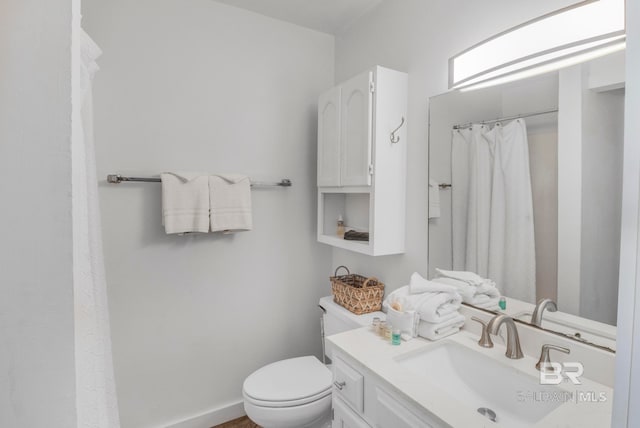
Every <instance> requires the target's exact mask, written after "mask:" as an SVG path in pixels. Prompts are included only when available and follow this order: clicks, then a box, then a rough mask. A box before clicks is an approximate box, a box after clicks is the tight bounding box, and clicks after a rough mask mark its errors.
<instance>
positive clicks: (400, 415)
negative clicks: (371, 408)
mask: <svg viewBox="0 0 640 428" xmlns="http://www.w3.org/2000/svg"><path fill="white" fill-rule="evenodd" d="M375 427H376V428H435V425H430V424H429V423H427V422H425V421H423V420H422V419H420V418H418V416H416V415H415V414H414V413H413V412H411V410H409V409H408V408H407V407H406V406H405V405H403V404H402V403H401V402H400V401H398V400H397V399H396V398H394V397H392V396H391V394H389V393H387V392H386V391H384V390H382V389H380V388H379V387H376V408H375Z"/></svg>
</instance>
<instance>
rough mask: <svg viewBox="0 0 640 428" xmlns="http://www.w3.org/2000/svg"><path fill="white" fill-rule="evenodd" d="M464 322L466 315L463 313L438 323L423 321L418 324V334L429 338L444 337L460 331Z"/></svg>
mask: <svg viewBox="0 0 640 428" xmlns="http://www.w3.org/2000/svg"><path fill="white" fill-rule="evenodd" d="M464 322H465V317H464V315H462V314H458V315H457V316H456V317H454V318H450V319H448V320H446V321H444V322H441V323H437V324H436V323H430V322H422V321H421V322H420V324H419V325H418V336H420V337H424V338H425V339H429V340H438V339H442V338H444V337H447V336H451V335H452V334H455V333H457V332H459V331H460V328H461V327H462V326H463V325H464Z"/></svg>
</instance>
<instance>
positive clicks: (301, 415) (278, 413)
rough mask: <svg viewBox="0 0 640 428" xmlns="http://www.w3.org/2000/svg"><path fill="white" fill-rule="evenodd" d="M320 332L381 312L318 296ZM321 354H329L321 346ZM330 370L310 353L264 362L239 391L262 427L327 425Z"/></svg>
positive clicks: (361, 321) (343, 328)
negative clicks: (350, 307) (358, 312)
mask: <svg viewBox="0 0 640 428" xmlns="http://www.w3.org/2000/svg"><path fill="white" fill-rule="evenodd" d="M319 306H320V307H321V308H322V309H323V312H324V314H323V316H322V319H323V326H324V334H325V335H326V336H330V335H332V334H336V333H340V332H343V331H347V330H351V329H354V328H359V327H364V326H368V325H371V321H372V319H373V317H375V316H379V317H381V318H382V319H384V314H383V313H381V312H376V313H371V314H365V315H355V314H353V313H351V312H349V311H348V310H346V309H344V308H343V307H341V306H339V305H337V304H336V303H334V302H333V298H332V297H331V296H327V297H323V298H322V299H320V304H319ZM325 354H327V355H330V352H327V350H326V349H325ZM332 377H333V376H332V374H331V370H330V369H329V368H327V367H326V366H325V365H324V364H323V363H322V362H320V361H319V360H318V359H317V358H316V357H314V356H306V357H298V358H291V359H288V360H282V361H277V362H275V363H271V364H268V365H266V366H264V367H262V368H260V369H258V370H256V371H255V372H253V373H252V374H250V375H249V376H248V377H247V379H245V381H244V385H243V386H242V395H243V397H244V409H245V411H246V412H247V416H249V418H250V419H251V420H252V421H253V422H255V423H256V424H258V425H260V426H261V427H264V428H325V427H330V426H331V389H332V385H331V384H332Z"/></svg>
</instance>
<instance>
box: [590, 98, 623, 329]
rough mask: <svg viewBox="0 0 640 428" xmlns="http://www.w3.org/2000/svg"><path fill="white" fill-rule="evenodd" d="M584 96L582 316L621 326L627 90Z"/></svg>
mask: <svg viewBox="0 0 640 428" xmlns="http://www.w3.org/2000/svg"><path fill="white" fill-rule="evenodd" d="M583 91H584V94H583V97H582V101H583V105H582V108H583V110H582V116H583V120H582V126H583V132H582V136H583V140H582V239H581V245H582V251H581V262H580V316H583V317H585V318H589V319H592V320H596V321H600V322H604V323H607V324H611V325H615V324H616V316H617V313H618V311H617V308H618V270H619V268H620V221H621V215H622V213H621V210H622V165H623V151H624V90H622V89H618V90H613V91H607V92H599V93H598V92H594V91H592V90H590V89H587V88H585V89H584V90H583Z"/></svg>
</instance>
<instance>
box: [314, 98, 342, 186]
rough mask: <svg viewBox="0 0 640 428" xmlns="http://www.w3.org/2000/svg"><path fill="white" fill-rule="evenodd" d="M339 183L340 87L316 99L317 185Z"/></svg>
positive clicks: (335, 184)
mask: <svg viewBox="0 0 640 428" xmlns="http://www.w3.org/2000/svg"><path fill="white" fill-rule="evenodd" d="M339 185H340V88H339V87H336V88H333V89H331V90H330V91H328V92H325V93H324V94H322V95H321V96H320V98H319V100H318V186H339Z"/></svg>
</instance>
